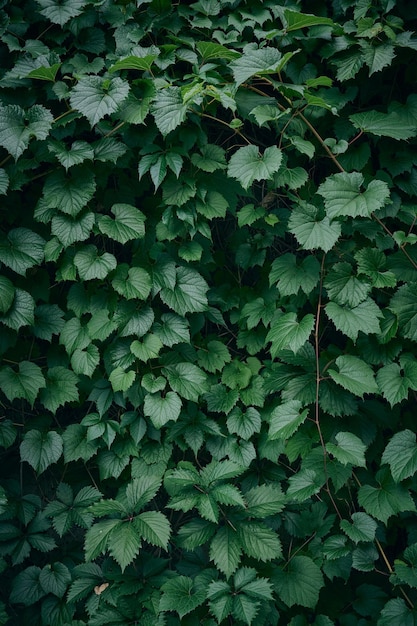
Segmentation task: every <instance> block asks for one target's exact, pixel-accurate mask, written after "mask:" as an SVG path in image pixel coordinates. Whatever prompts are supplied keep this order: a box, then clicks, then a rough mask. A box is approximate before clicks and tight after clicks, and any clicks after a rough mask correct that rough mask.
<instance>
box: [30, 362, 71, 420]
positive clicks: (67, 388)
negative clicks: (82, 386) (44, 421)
mask: <svg viewBox="0 0 417 626" xmlns="http://www.w3.org/2000/svg"><path fill="white" fill-rule="evenodd" d="M77 383H78V376H76V375H75V374H74V372H72V371H71V370H69V369H67V368H66V367H63V366H62V365H57V366H55V367H50V368H49V369H48V371H47V372H46V387H45V388H44V389H42V390H41V393H40V401H41V403H42V404H43V406H44V407H45V408H46V409H48V410H49V411H51V412H52V413H56V410H57V409H58V407H60V406H62V405H64V404H66V403H67V402H76V401H77V400H78V397H79V396H78V388H77Z"/></svg>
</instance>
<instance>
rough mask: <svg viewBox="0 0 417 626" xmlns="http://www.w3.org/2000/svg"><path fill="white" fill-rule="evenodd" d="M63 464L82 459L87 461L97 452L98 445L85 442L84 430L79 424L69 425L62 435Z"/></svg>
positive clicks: (94, 442)
mask: <svg viewBox="0 0 417 626" xmlns="http://www.w3.org/2000/svg"><path fill="white" fill-rule="evenodd" d="M62 440H63V442H64V459H65V463H69V462H70V461H77V460H78V459H83V460H84V461H88V459H90V458H91V457H92V456H94V454H95V453H96V452H97V448H98V443H97V442H96V441H87V437H86V429H85V428H84V427H83V426H81V424H70V425H69V426H68V427H67V428H66V430H65V431H64V433H63V434H62Z"/></svg>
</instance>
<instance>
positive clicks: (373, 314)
mask: <svg viewBox="0 0 417 626" xmlns="http://www.w3.org/2000/svg"><path fill="white" fill-rule="evenodd" d="M325 310H326V313H327V316H328V317H329V318H330V319H331V321H332V322H333V324H334V325H335V326H336V328H337V329H338V330H340V331H341V332H342V333H344V334H345V335H347V336H348V337H350V338H351V339H353V341H354V342H356V339H357V338H358V334H359V332H363V333H365V334H366V335H369V334H373V333H379V332H381V329H380V326H379V321H378V319H379V318H381V317H382V312H381V310H380V309H379V307H378V306H377V305H376V304H375V302H374V301H373V300H371V298H366V300H364V301H363V302H361V303H360V304H358V306H356V307H348V306H340V305H339V304H336V302H329V303H328V304H326V307H325Z"/></svg>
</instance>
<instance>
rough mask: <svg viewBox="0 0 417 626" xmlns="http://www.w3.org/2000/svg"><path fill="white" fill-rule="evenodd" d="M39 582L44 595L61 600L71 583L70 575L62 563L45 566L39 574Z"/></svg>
mask: <svg viewBox="0 0 417 626" xmlns="http://www.w3.org/2000/svg"><path fill="white" fill-rule="evenodd" d="M39 582H40V584H41V587H42V589H43V590H44V591H45V593H52V594H53V595H54V596H57V597H58V598H62V597H63V596H64V594H65V592H66V590H67V587H68V585H69V584H70V582H71V574H70V571H69V569H68V567H67V566H66V565H64V564H63V563H52V564H51V565H45V566H44V567H43V568H42V571H41V573H40V574H39Z"/></svg>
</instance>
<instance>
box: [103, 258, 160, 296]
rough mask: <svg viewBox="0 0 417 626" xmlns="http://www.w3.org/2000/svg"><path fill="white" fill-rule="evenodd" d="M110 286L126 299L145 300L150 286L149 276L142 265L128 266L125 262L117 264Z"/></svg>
mask: <svg viewBox="0 0 417 626" xmlns="http://www.w3.org/2000/svg"><path fill="white" fill-rule="evenodd" d="M112 286H113V288H114V289H115V290H116V291H117V293H120V295H122V296H124V297H125V298H126V299H127V300H133V299H135V300H136V299H138V300H146V299H147V297H148V296H149V294H150V292H151V288H152V281H151V277H150V275H149V274H148V272H147V271H146V270H144V269H143V268H142V267H129V266H128V264H127V263H122V264H121V265H118V267H117V270H116V272H115V274H114V278H113V280H112Z"/></svg>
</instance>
